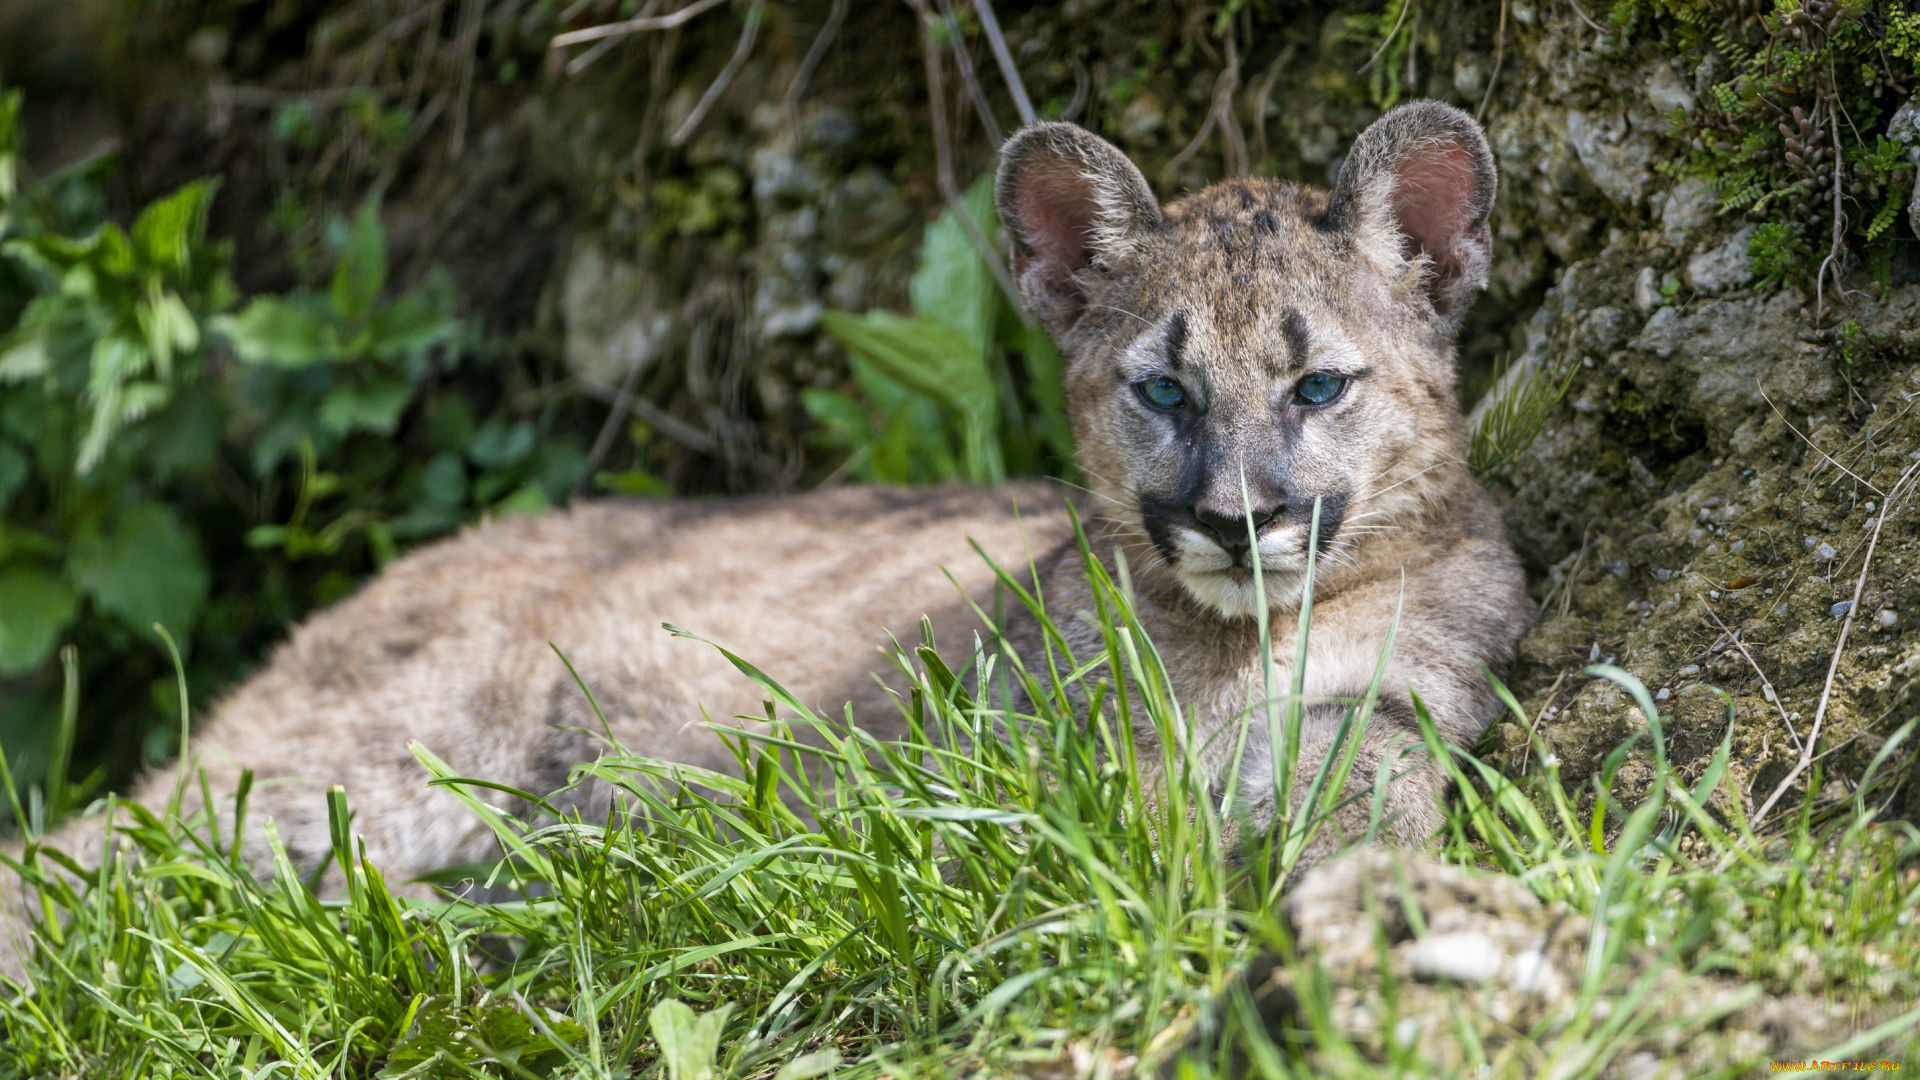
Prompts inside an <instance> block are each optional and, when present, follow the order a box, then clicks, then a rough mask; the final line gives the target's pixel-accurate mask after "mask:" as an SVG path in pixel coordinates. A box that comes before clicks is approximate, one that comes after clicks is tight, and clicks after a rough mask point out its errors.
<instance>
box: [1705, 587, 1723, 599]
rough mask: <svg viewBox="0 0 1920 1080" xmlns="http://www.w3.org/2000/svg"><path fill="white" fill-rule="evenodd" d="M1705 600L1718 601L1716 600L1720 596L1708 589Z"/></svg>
mask: <svg viewBox="0 0 1920 1080" xmlns="http://www.w3.org/2000/svg"><path fill="white" fill-rule="evenodd" d="M1707 599H1709V600H1718V599H1720V594H1719V593H1717V592H1715V591H1713V590H1712V589H1708V590H1707Z"/></svg>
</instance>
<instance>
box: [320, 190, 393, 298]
mask: <svg viewBox="0 0 1920 1080" xmlns="http://www.w3.org/2000/svg"><path fill="white" fill-rule="evenodd" d="M386 287H387V237H386V233H385V232H384V231H383V230H382V229H381V228H380V199H379V198H378V197H377V196H376V197H372V198H369V199H368V200H367V201H366V202H364V203H361V204H360V212H359V213H357V214H355V215H354V216H353V226H352V227H351V228H350V229H348V230H347V234H346V238H345V240H344V242H343V243H342V244H341V248H340V261H339V262H337V263H335V264H334V267H333V282H332V284H331V285H330V286H329V287H328V289H327V296H328V298H329V299H331V300H332V301H333V310H334V314H336V315H338V316H339V317H340V319H341V321H343V322H348V323H357V322H359V321H360V320H361V319H363V318H365V317H366V316H367V314H368V313H369V312H371V311H372V310H373V305H374V303H375V302H376V301H378V300H379V299H380V294H381V292H383V291H384V290H385V289H386Z"/></svg>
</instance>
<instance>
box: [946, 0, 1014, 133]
mask: <svg viewBox="0 0 1920 1080" xmlns="http://www.w3.org/2000/svg"><path fill="white" fill-rule="evenodd" d="M940 18H941V21H942V22H943V23H944V24H945V25H946V28H947V47H948V48H951V49H952V50H953V64H954V67H956V68H958V69H959V71H960V81H961V82H963V83H965V84H966V86H967V94H968V96H970V97H972V98H973V111H974V112H976V113H979V114H980V125H981V126H982V127H984V128H986V129H987V141H989V142H991V143H993V145H994V147H995V148H996V149H997V148H998V147H999V146H1000V144H1001V143H1003V142H1005V141H1006V136H1005V135H1002V134H1001V133H1000V121H999V120H998V119H997V118H996V117H995V116H994V115H993V103H992V102H990V101H988V100H987V88H986V87H984V86H981V85H980V77H979V76H978V75H976V74H974V71H973V56H972V54H971V53H969V52H968V51H967V39H966V38H965V37H964V36H962V35H961V33H960V20H958V19H956V18H954V17H953V4H952V0H940Z"/></svg>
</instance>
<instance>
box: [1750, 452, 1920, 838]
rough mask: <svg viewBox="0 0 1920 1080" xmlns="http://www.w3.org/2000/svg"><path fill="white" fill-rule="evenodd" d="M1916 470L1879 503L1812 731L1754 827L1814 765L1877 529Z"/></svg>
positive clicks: (1877, 537) (1912, 467) (1756, 813)
mask: <svg viewBox="0 0 1920 1080" xmlns="http://www.w3.org/2000/svg"><path fill="white" fill-rule="evenodd" d="M1916 469H1920V462H1916V463H1914V464H1912V465H1909V466H1907V470H1906V471H1905V472H1903V473H1901V474H1900V479H1899V480H1898V481H1897V482H1895V483H1894V485H1893V492H1892V494H1890V495H1888V496H1887V498H1886V501H1884V502H1882V503H1881V504H1880V512H1879V514H1878V515H1876V516H1875V517H1874V519H1873V535H1872V536H1871V537H1869V538H1868V540H1867V554H1866V557H1865V558H1864V559H1862V560H1861V561H1860V576H1859V577H1857V578H1855V579H1854V582H1853V599H1852V600H1850V601H1848V603H1847V615H1846V619H1845V621H1843V622H1842V623H1841V624H1840V637H1839V639H1838V640H1836V641H1835V642H1834V643H1833V659H1832V661H1830V662H1829V663H1828V664H1827V681H1826V682H1825V683H1824V684H1823V685H1822V686H1821V687H1820V706H1819V708H1817V709H1815V710H1814V713H1813V728H1812V729H1811V730H1809V731H1808V732H1807V739H1806V741H1805V742H1804V743H1802V744H1801V745H1800V758H1799V760H1797V761H1795V762H1794V763H1793V768H1791V769H1789V770H1787V775H1786V776H1784V777H1782V778H1781V780H1780V783H1779V786H1777V787H1775V788H1774V789H1773V794H1771V795H1769V796H1767V801H1766V802H1763V803H1761V804H1760V809H1758V810H1756V811H1754V814H1753V822H1754V824H1755V825H1756V826H1757V825H1759V824H1760V823H1761V822H1763V821H1765V820H1766V818H1767V812H1768V811H1770V810H1772V809H1773V805H1774V804H1775V803H1777V802H1779V801H1780V797H1781V796H1782V795H1785V794H1786V793H1787V789H1788V788H1791V787H1792V786H1793V782H1794V781H1795V780H1798V779H1799V778H1800V774H1801V773H1803V772H1805V771H1806V770H1807V767H1808V766H1809V765H1812V764H1813V748H1814V747H1815V746H1817V745H1818V744H1819V742H1820V727H1821V725H1822V724H1824V723H1825V722H1826V719H1827V706H1828V704H1829V703H1831V702H1832V700H1833V684H1834V681H1835V680H1836V679H1837V678H1838V677H1839V675H1840V657H1841V656H1842V655H1844V654H1845V652H1846V649H1847V635H1848V634H1850V633H1851V632H1852V631H1853V621H1854V619H1855V618H1857V617H1858V616H1859V614H1860V598H1861V596H1862V595H1864V594H1865V593H1866V591H1867V573H1868V572H1869V571H1870V570H1872V569H1873V553H1874V549H1875V548H1877V547H1878V546H1879V544H1880V529H1881V527H1882V526H1884V525H1886V523H1887V517H1888V515H1890V514H1892V513H1893V509H1894V507H1893V503H1894V499H1895V498H1897V497H1898V496H1900V495H1902V494H1904V493H1905V492H1906V491H1907V488H1908V484H1909V483H1910V482H1911V481H1912V479H1913V475H1914V470H1916Z"/></svg>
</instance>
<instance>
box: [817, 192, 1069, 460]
mask: <svg viewBox="0 0 1920 1080" xmlns="http://www.w3.org/2000/svg"><path fill="white" fill-rule="evenodd" d="M966 206H967V210H968V212H969V213H970V214H971V215H972V217H973V219H974V221H975V222H976V223H978V224H979V225H980V227H981V229H982V230H983V231H986V232H988V233H990V234H995V235H997V234H998V232H999V220H998V218H997V217H995V215H994V210H993V186H992V179H991V177H982V178H981V179H980V180H979V181H978V182H976V183H975V184H974V185H973V187H972V188H971V189H970V190H969V191H968V192H967V195H966ZM994 256H995V257H996V258H998V257H1000V252H998V251H996V252H994ZM908 291H909V295H910V296H911V297H912V299H913V310H914V317H913V318H911V319H909V318H905V317H903V316H900V315H897V314H895V313H893V312H890V311H869V312H867V313H866V314H865V315H852V314H849V313H847V312H838V311H835V312H828V313H827V315H826V317H825V325H826V328H827V332H828V333H830V334H832V335H833V336H834V338H835V339H837V340H838V341H839V342H840V343H841V344H842V345H844V346H845V347H846V349H847V352H848V354H849V356H850V359H851V367H852V370H853V379H854V383H855V392H854V393H847V392H843V391H839V390H826V389H819V388H809V389H807V390H806V391H804V392H803V395H802V401H803V403H804V404H805V406H806V409H807V412H808V413H809V414H810V415H811V416H812V418H813V419H814V421H815V422H816V423H817V424H819V425H820V427H819V430H818V432H817V433H816V436H815V438H816V440H817V441H818V442H819V443H820V444H821V445H823V446H826V447H830V448H834V449H839V450H844V451H846V452H847V453H848V454H849V457H848V458H847V461H846V463H845V465H843V466H842V468H843V469H844V470H845V471H846V472H848V473H850V474H851V475H852V476H854V477H855V478H857V479H860V480H865V481H869V482H880V483H891V484H924V483H934V482H938V481H941V480H954V479H963V480H968V481H971V482H973V483H976V484H991V483H997V482H999V481H1001V480H1004V479H1006V478H1007V476H1009V475H1014V474H1022V473H1039V472H1047V473H1052V474H1054V475H1065V471H1066V470H1068V469H1070V468H1071V467H1072V459H1073V436H1072V433H1071V431H1070V430H1069V429H1068V426H1067V411H1066V392H1065V389H1064V386H1063V384H1062V382H1061V360H1060V353H1059V351H1058V350H1057V349H1055V347H1054V344H1053V341H1052V339H1050V338H1049V337H1047V334H1046V331H1044V330H1042V329H1041V328H1040V327H1038V326H1037V325H1034V324H1031V323H1029V322H1026V321H1025V320H1024V319H1023V318H1022V317H1021V314H1020V312H1019V311H1018V309H1016V308H1015V307H1014V306H1013V304H1012V303H1011V302H1010V301H1009V300H1008V299H1007V297H1006V296H1005V294H1003V293H1002V292H1001V290H1000V288H999V286H998V284H997V283H996V281H995V280H994V274H993V272H992V270H990V269H989V268H988V266H987V263H986V261H985V260H984V259H983V258H982V257H981V254H980V252H979V251H978V250H977V249H976V248H975V247H974V245H973V243H972V241H971V240H970V239H969V238H968V236H967V230H966V228H965V226H964V225H963V224H962V223H961V222H960V220H959V219H958V218H957V217H956V215H955V214H954V212H953V210H951V209H949V210H948V211H947V212H945V213H943V214H941V215H940V217H939V218H938V219H937V220H935V221H934V222H933V223H932V224H931V225H929V226H927V232H926V238H925V241H924V242H923V244H922V246H921V253H920V266H919V268H918V269H917V270H915V272H914V275H913V280H912V282H911V283H910V285H909V290H908Z"/></svg>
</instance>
